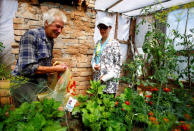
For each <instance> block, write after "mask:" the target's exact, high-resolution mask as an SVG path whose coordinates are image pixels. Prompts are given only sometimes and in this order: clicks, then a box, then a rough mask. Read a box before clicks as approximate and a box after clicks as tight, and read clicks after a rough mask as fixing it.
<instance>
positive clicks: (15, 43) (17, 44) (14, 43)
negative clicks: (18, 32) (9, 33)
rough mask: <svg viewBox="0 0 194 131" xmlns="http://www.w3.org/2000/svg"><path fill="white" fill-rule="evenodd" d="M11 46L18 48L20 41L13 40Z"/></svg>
mask: <svg viewBox="0 0 194 131" xmlns="http://www.w3.org/2000/svg"><path fill="white" fill-rule="evenodd" d="M11 47H12V48H17V47H19V43H17V42H12V43H11Z"/></svg>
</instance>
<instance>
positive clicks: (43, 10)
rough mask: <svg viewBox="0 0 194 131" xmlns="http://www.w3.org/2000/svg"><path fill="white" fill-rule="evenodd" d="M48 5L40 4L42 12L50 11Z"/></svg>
mask: <svg viewBox="0 0 194 131" xmlns="http://www.w3.org/2000/svg"><path fill="white" fill-rule="evenodd" d="M48 9H49V8H48V6H42V5H41V6H40V10H41V11H42V13H44V12H47V11H48Z"/></svg>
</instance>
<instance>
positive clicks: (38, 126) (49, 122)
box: [1, 99, 66, 131]
mask: <svg viewBox="0 0 194 131" xmlns="http://www.w3.org/2000/svg"><path fill="white" fill-rule="evenodd" d="M59 105H60V103H58V102H56V101H54V100H53V99H50V100H49V99H44V100H43V101H42V102H38V101H34V102H32V103H23V104H22V105H21V106H20V107H19V108H17V109H15V110H13V111H10V112H9V115H8V117H7V118H4V120H3V121H1V130H5V131H17V130H21V131H26V130H27V131H40V130H42V131H61V130H66V127H61V125H60V121H61V120H63V118H62V117H63V116H64V112H63V111H58V107H59ZM3 110H6V109H3ZM4 112H5V111H3V112H2V113H3V114H4Z"/></svg>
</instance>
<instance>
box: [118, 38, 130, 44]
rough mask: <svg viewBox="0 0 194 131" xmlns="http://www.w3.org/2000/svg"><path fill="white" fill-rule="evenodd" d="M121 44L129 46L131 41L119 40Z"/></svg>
mask: <svg viewBox="0 0 194 131" xmlns="http://www.w3.org/2000/svg"><path fill="white" fill-rule="evenodd" d="M116 40H117V41H118V42H119V43H122V44H127V45H128V44H129V41H125V40H119V39H116Z"/></svg>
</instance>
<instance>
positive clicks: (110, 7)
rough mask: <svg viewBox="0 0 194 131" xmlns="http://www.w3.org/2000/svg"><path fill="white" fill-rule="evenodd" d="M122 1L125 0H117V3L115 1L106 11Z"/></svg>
mask: <svg viewBox="0 0 194 131" xmlns="http://www.w3.org/2000/svg"><path fill="white" fill-rule="evenodd" d="M122 1H123V0H119V1H117V2H115V3H113V4H112V5H110V6H109V7H107V8H106V9H105V11H108V10H109V9H110V8H112V7H114V6H115V5H117V4H119V3H120V2H122Z"/></svg>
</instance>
